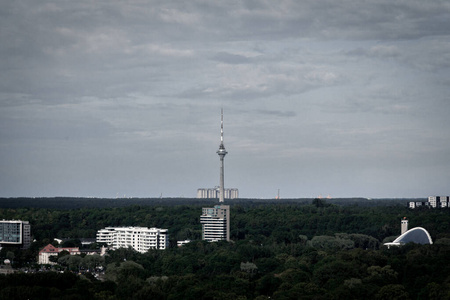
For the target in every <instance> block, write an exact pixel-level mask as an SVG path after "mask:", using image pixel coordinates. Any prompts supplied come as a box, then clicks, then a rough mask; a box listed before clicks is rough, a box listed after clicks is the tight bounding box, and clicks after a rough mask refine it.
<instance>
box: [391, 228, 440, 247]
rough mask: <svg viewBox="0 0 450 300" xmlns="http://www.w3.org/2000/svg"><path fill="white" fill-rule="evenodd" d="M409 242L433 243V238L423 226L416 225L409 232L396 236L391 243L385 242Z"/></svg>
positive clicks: (398, 243)
mask: <svg viewBox="0 0 450 300" xmlns="http://www.w3.org/2000/svg"><path fill="white" fill-rule="evenodd" d="M407 243H416V244H422V245H423V244H433V241H432V240H431V236H430V234H429V233H428V231H426V230H425V229H424V228H422V227H414V228H412V229H410V230H408V231H407V232H405V233H403V234H402V235H401V236H399V237H398V238H396V239H395V240H394V241H393V242H391V243H385V244H384V245H386V246H399V245H403V244H407Z"/></svg>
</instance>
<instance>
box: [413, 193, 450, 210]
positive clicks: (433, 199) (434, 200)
mask: <svg viewBox="0 0 450 300" xmlns="http://www.w3.org/2000/svg"><path fill="white" fill-rule="evenodd" d="M422 206H427V207H433V208H450V198H449V196H430V197H428V202H421V201H410V202H408V207H409V208H417V207H422Z"/></svg>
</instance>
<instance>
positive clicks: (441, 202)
mask: <svg viewBox="0 0 450 300" xmlns="http://www.w3.org/2000/svg"><path fill="white" fill-rule="evenodd" d="M428 203H430V206H431V207H435V208H447V207H449V197H448V196H430V197H428Z"/></svg>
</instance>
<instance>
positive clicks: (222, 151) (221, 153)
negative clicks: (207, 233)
mask: <svg viewBox="0 0 450 300" xmlns="http://www.w3.org/2000/svg"><path fill="white" fill-rule="evenodd" d="M227 153H228V152H227V151H226V150H225V146H224V145H223V108H222V109H221V110H220V145H219V150H217V154H219V157H220V187H219V202H223V199H224V198H225V197H224V196H225V189H224V187H223V185H224V184H223V183H224V179H223V159H224V157H225V155H227Z"/></svg>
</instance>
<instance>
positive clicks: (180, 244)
mask: <svg viewBox="0 0 450 300" xmlns="http://www.w3.org/2000/svg"><path fill="white" fill-rule="evenodd" d="M190 242H191V240H184V241H177V246H178V247H181V246H183V245H186V244H189V243H190Z"/></svg>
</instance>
